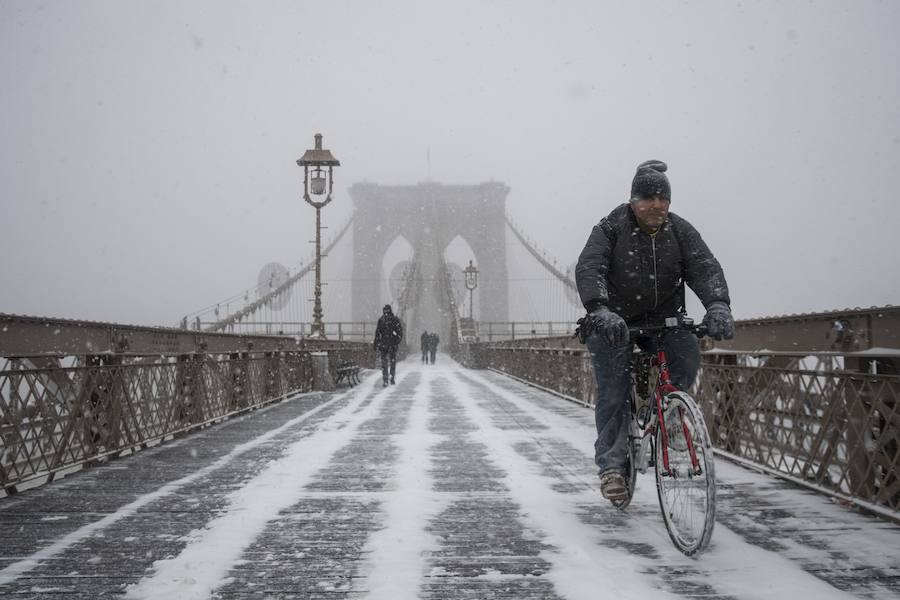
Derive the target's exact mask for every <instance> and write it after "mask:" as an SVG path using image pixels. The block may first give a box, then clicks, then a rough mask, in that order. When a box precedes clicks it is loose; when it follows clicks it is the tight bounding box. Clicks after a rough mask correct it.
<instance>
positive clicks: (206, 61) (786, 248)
mask: <svg viewBox="0 0 900 600" xmlns="http://www.w3.org/2000/svg"><path fill="white" fill-rule="evenodd" d="M898 23H900V3H897V2H892V1H886V2H873V1H849V0H848V1H846V2H843V1H842V2H804V3H800V2H750V1H745V2H682V3H679V4H675V3H672V2H636V3H628V5H627V6H626V5H625V3H621V2H596V1H585V2H549V1H547V2H523V1H509V2H467V1H462V2H454V3H452V4H451V3H437V2H435V3H429V2H415V1H412V0H410V1H386V2H374V1H373V2H362V1H360V2H340V1H332V2H318V3H316V2H254V3H249V2H189V3H184V2H180V1H171V2H138V1H134V2H119V1H115V0H110V1H97V0H80V1H79V2H62V1H59V2H40V3H39V2H31V1H9V0H0V77H2V79H0V122H2V136H0V215H2V229H0V253H2V256H0V312H8V313H19V314H31V315H42V316H59V317H70V318H84V319H94V320H105V321H119V322H127V323H142V324H166V325H172V324H175V323H176V322H177V321H178V320H179V319H180V318H181V316H182V315H184V314H187V313H189V312H191V311H193V310H196V309H199V308H201V307H204V306H207V305H209V304H211V303H215V302H217V301H219V300H221V299H223V298H225V297H228V296H230V295H232V294H234V293H237V292H238V291H240V290H244V289H247V288H250V287H253V286H254V285H255V282H256V277H257V274H258V272H259V270H260V269H261V268H262V267H263V265H265V264H266V263H268V262H272V261H278V262H281V263H283V264H285V265H288V266H291V265H296V264H298V263H300V262H301V261H303V260H305V259H306V257H308V256H309V253H310V245H309V243H308V242H309V240H311V239H313V235H314V233H313V231H314V222H315V215H314V211H313V210H312V209H311V208H310V207H309V206H307V205H306V204H304V203H303V201H302V198H301V193H302V190H301V186H302V171H301V170H300V169H299V168H298V167H297V166H296V164H295V160H296V159H297V158H299V157H300V156H301V155H302V154H303V152H304V151H305V150H306V149H307V148H310V147H312V144H313V134H314V133H316V132H321V133H322V134H323V135H324V145H325V147H327V148H329V149H330V150H331V151H332V152H333V153H334V154H335V156H336V157H337V158H338V159H339V160H340V161H341V163H342V165H341V167H340V168H338V169H337V170H336V172H335V177H336V187H335V195H334V201H333V202H332V203H331V204H330V205H329V206H328V207H327V208H326V209H325V217H326V221H327V223H328V224H329V225H331V226H332V228H333V229H336V226H337V225H339V224H340V223H341V222H343V221H344V220H345V219H346V218H347V217H348V216H349V214H350V211H351V204H350V198H349V195H348V194H347V188H348V187H349V186H350V185H352V184H353V183H355V182H360V181H370V182H376V183H384V184H414V183H417V182H420V181H426V180H430V181H435V182H440V183H447V184H457V183H462V184H475V183H479V182H482V181H490V180H493V181H501V182H503V183H505V184H507V185H508V186H509V187H510V188H511V191H510V194H509V197H508V203H507V208H508V212H509V213H510V215H511V216H512V217H513V218H514V219H515V220H516V222H517V223H518V224H519V225H521V227H522V228H523V229H525V230H526V231H527V232H528V233H529V234H530V235H531V236H533V238H535V239H536V240H538V242H539V243H540V245H541V246H542V247H544V248H545V249H546V250H547V251H548V252H549V253H550V254H551V255H553V256H554V257H556V258H558V259H559V260H560V262H561V263H562V264H565V265H568V264H570V263H572V262H574V260H575V259H576V258H577V256H578V253H579V252H580V250H581V248H582V246H583V245H584V242H585V240H586V239H587V235H588V233H589V231H590V228H591V226H592V225H593V224H595V223H596V222H597V221H598V220H599V219H600V218H602V217H603V216H605V215H606V214H607V213H609V211H610V210H612V209H613V208H614V207H615V206H616V205H617V204H619V203H621V202H623V201H625V200H626V198H627V196H628V193H629V190H630V182H631V178H632V176H633V174H634V168H635V166H636V165H637V164H638V163H640V162H642V161H644V160H646V159H650V158H655V159H661V160H664V161H666V162H667V163H668V164H669V178H670V181H671V185H672V206H671V210H672V212H675V213H677V214H679V215H681V216H682V217H685V218H687V219H688V220H689V221H691V222H692V223H693V224H694V225H695V226H696V227H697V228H698V230H699V231H700V232H701V234H702V235H703V237H704V239H705V240H706V241H707V243H708V244H709V246H710V247H711V249H712V250H713V252H714V253H715V254H716V255H717V257H718V258H719V260H720V262H721V263H722V265H723V266H724V268H725V273H726V276H727V279H728V281H729V284H730V287H731V295H732V304H733V309H734V312H735V316H737V317H738V318H750V317H755V316H764V315H778V314H789V313H800V312H811V311H821V310H832V309H841V308H846V307H856V306H872V305H884V304H898V303H900V269H898V268H897V267H896V265H895V264H894V262H895V257H896V256H897V254H898V252H897V249H896V242H895V239H894V229H895V227H896V226H897V225H898V223H900V202H898V200H897V198H896V197H895V193H894V189H893V188H894V184H895V182H896V181H897V180H898V178H900V77H898V66H897V65H898V64H900V38H898V36H897V35H896V26H897V24H898ZM346 269H347V270H348V272H349V264H348V265H347V266H346Z"/></svg>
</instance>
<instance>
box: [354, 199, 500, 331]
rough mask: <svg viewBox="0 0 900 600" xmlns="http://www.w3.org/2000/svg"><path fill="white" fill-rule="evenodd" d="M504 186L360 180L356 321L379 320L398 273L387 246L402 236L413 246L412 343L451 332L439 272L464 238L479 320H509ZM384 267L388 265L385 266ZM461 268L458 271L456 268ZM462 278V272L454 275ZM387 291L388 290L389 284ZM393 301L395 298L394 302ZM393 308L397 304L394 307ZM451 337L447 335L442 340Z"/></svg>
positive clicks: (356, 218)
mask: <svg viewBox="0 0 900 600" xmlns="http://www.w3.org/2000/svg"><path fill="white" fill-rule="evenodd" d="M508 193H509V188H508V187H507V186H505V185H504V184H502V183H494V182H491V183H481V184H478V185H442V184H438V183H419V184H416V185H406V186H386V185H378V184H374V183H357V184H354V185H353V186H352V187H351V188H350V196H351V198H352V199H353V205H354V216H353V275H352V277H353V284H352V285H353V288H352V289H353V291H352V296H353V297H352V314H353V320H354V321H357V322H360V321H363V322H372V321H375V320H377V319H378V317H379V316H380V315H381V305H382V302H381V300H382V299H384V292H383V290H384V289H385V287H386V286H385V283H386V281H385V277H386V276H388V277H391V278H392V279H394V280H396V279H397V276H396V274H397V273H398V270H397V269H396V268H394V269H393V270H394V273H395V275H394V276H391V270H392V267H396V265H385V264H384V262H385V256H386V253H387V252H388V249H389V248H390V247H391V245H392V244H393V243H394V242H395V240H397V239H398V238H402V239H404V240H406V242H407V243H408V244H409V246H411V247H412V260H411V262H412V263H415V264H416V266H417V268H416V271H415V285H416V287H417V288H418V290H417V293H416V294H415V295H414V298H415V300H414V302H413V304H412V305H411V306H409V307H408V312H407V314H405V315H404V320H405V321H406V322H407V323H406V325H407V332H408V334H407V339H408V340H409V341H410V343H413V344H415V341H416V340H417V339H418V334H419V333H420V332H421V331H422V330H428V331H439V332H442V333H443V334H445V335H446V334H447V333H449V321H450V315H446V314H442V312H441V309H440V307H441V306H443V305H444V303H443V302H441V301H440V298H438V296H439V294H441V289H440V285H439V283H438V282H439V277H438V276H439V270H440V268H441V264H442V263H443V262H444V260H446V254H445V253H446V250H447V247H448V245H449V244H450V243H451V242H452V241H453V240H454V239H455V238H456V237H457V236H459V237H460V238H462V240H464V241H465V243H466V244H468V246H469V248H470V249H471V252H472V254H474V256H471V257H469V258H471V259H474V261H475V265H476V266H477V267H478V270H479V271H480V273H479V277H478V289H477V290H476V294H477V301H476V305H477V314H476V317H477V318H478V319H479V320H480V321H507V320H508V312H509V302H508V283H507V272H506V218H505V214H506V196H507V194H508ZM385 267H386V268H385ZM457 269H458V267H457ZM452 275H453V276H455V277H456V276H460V273H459V272H457V273H452ZM388 287H389V286H388ZM395 299H396V298H391V300H395ZM395 308H396V306H395ZM445 339H446V338H445Z"/></svg>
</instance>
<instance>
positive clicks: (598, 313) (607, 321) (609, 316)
mask: <svg viewBox="0 0 900 600" xmlns="http://www.w3.org/2000/svg"><path fill="white" fill-rule="evenodd" d="M588 317H590V320H591V327H592V328H593V330H594V333H596V334H598V335H603V336H605V337H606V341H608V342H609V345H610V346H611V347H613V348H616V347H619V346H624V345H625V344H627V343H628V325H626V324H625V319H623V318H622V317H620V316H619V315H617V314H616V313H614V312H612V311H611V310H609V308H607V307H606V306H599V307H597V308H595V309H594V310H593V311H591V313H590V314H589V315H588Z"/></svg>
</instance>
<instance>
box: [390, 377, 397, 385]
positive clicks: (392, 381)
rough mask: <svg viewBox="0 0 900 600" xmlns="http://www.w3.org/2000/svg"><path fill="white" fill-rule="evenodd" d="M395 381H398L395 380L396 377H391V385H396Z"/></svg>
mask: <svg viewBox="0 0 900 600" xmlns="http://www.w3.org/2000/svg"><path fill="white" fill-rule="evenodd" d="M394 383H396V382H395V381H394V378H393V377H391V385H394Z"/></svg>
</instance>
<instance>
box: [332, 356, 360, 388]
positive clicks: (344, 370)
mask: <svg viewBox="0 0 900 600" xmlns="http://www.w3.org/2000/svg"><path fill="white" fill-rule="evenodd" d="M342 381H346V382H347V385H349V386H350V387H353V386H355V385H358V384H359V365H354V364H353V363H352V362H350V361H348V360H344V361H341V362H339V363H338V366H337V377H335V379H334V385H340V383H341V382H342Z"/></svg>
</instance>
